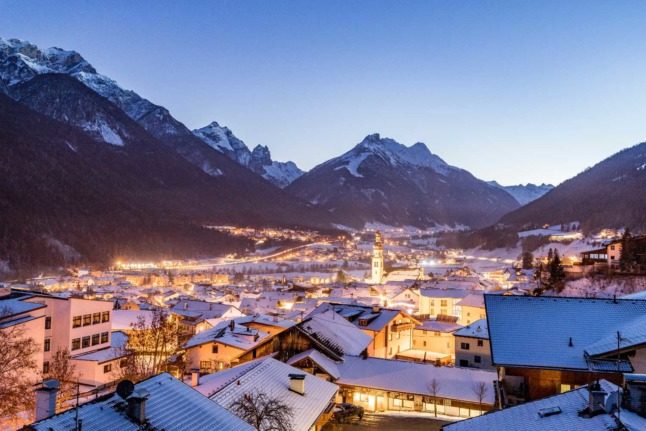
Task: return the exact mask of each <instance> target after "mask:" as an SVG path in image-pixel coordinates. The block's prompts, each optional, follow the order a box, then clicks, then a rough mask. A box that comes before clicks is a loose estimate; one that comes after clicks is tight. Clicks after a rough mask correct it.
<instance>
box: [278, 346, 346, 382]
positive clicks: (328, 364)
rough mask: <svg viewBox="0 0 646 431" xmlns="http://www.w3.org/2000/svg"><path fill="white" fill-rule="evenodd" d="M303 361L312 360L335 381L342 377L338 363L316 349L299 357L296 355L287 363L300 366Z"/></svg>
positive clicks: (300, 354) (307, 351)
mask: <svg viewBox="0 0 646 431" xmlns="http://www.w3.org/2000/svg"><path fill="white" fill-rule="evenodd" d="M303 359H310V360H311V361H313V362H315V363H316V364H317V365H318V366H319V367H320V368H322V369H323V370H324V371H325V372H326V373H328V374H329V375H330V376H332V378H333V379H338V378H339V377H341V374H340V373H339V368H338V367H337V366H336V364H337V363H338V361H334V360H332V359H330V358H328V357H327V356H326V355H325V354H323V353H321V352H319V351H318V350H316V349H309V350H306V351H304V352H301V353H299V354H298V355H294V356H292V357H291V358H289V360H288V361H287V363H288V364H289V365H294V364H298V363H299V362H301V361H302V360H303Z"/></svg>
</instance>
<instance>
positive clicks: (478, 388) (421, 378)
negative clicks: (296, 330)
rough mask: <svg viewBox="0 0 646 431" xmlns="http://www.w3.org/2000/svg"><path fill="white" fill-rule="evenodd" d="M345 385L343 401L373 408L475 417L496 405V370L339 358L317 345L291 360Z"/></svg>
mask: <svg viewBox="0 0 646 431" xmlns="http://www.w3.org/2000/svg"><path fill="white" fill-rule="evenodd" d="M287 363H288V364H290V365H293V366H295V367H299V368H302V369H304V370H305V371H308V372H310V373H313V374H314V375H318V376H321V377H327V378H329V379H330V381H332V382H334V383H336V384H337V385H339V386H340V388H341V389H340V391H339V395H338V397H337V402H349V403H353V404H356V405H360V406H362V407H363V408H364V409H366V410H367V411H371V412H374V411H379V412H385V411H400V412H426V413H431V414H434V413H435V411H436V409H437V414H442V415H447V416H456V417H465V418H466V417H472V416H477V415H480V414H482V413H483V412H485V411H489V410H491V409H492V408H493V405H494V400H495V396H494V387H493V382H494V381H495V380H496V373H495V372H491V371H484V370H475V369H468V368H455V367H436V366H434V365H430V364H423V363H418V362H409V361H400V360H393V359H381V358H370V357H365V356H364V357H361V356H349V355H346V356H343V358H341V359H340V360H334V359H332V358H330V357H327V356H326V355H323V354H322V353H321V352H318V351H316V350H314V349H312V350H308V351H305V352H302V353H300V354H298V355H296V356H294V357H292V358H290V359H289V360H288V361H287Z"/></svg>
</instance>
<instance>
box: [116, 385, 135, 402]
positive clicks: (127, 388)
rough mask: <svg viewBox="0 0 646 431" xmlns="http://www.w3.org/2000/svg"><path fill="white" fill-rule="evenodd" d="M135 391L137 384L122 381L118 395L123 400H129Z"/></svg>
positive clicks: (118, 387)
mask: <svg viewBox="0 0 646 431" xmlns="http://www.w3.org/2000/svg"><path fill="white" fill-rule="evenodd" d="M134 390H135V384H134V383H132V382H131V381H130V380H122V381H120V382H119V384H118V385H117V394H118V395H119V396H120V397H121V398H123V399H124V400H125V399H127V398H128V397H129V396H130V395H131V394H132V393H133V392H134Z"/></svg>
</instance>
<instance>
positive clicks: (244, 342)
mask: <svg viewBox="0 0 646 431" xmlns="http://www.w3.org/2000/svg"><path fill="white" fill-rule="evenodd" d="M230 322H234V326H233V330H232V329H231V327H230V326H229V325H230ZM269 338H270V334H269V333H268V332H264V331H259V330H258V329H253V328H247V327H246V326H242V325H239V324H237V323H235V321H224V322H221V323H220V324H218V325H216V326H214V327H213V328H209V329H207V330H206V331H202V332H200V333H198V334H195V335H194V336H193V337H191V339H190V340H188V341H187V342H186V344H185V345H184V348H186V349H188V348H190V347H195V346H199V345H201V344H207V343H220V344H226V345H228V346H231V347H235V348H238V349H241V350H244V351H248V350H250V349H253V348H254V347H256V346H258V345H259V344H262V343H263V342H265V341H267V340H268V339H269Z"/></svg>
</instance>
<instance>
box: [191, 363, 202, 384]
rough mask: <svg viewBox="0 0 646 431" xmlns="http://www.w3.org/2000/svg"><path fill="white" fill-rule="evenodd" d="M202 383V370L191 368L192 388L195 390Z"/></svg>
mask: <svg viewBox="0 0 646 431" xmlns="http://www.w3.org/2000/svg"><path fill="white" fill-rule="evenodd" d="M199 383H200V369H199V368H191V387H192V388H194V387H195V386H197V385H198V384H199Z"/></svg>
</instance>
